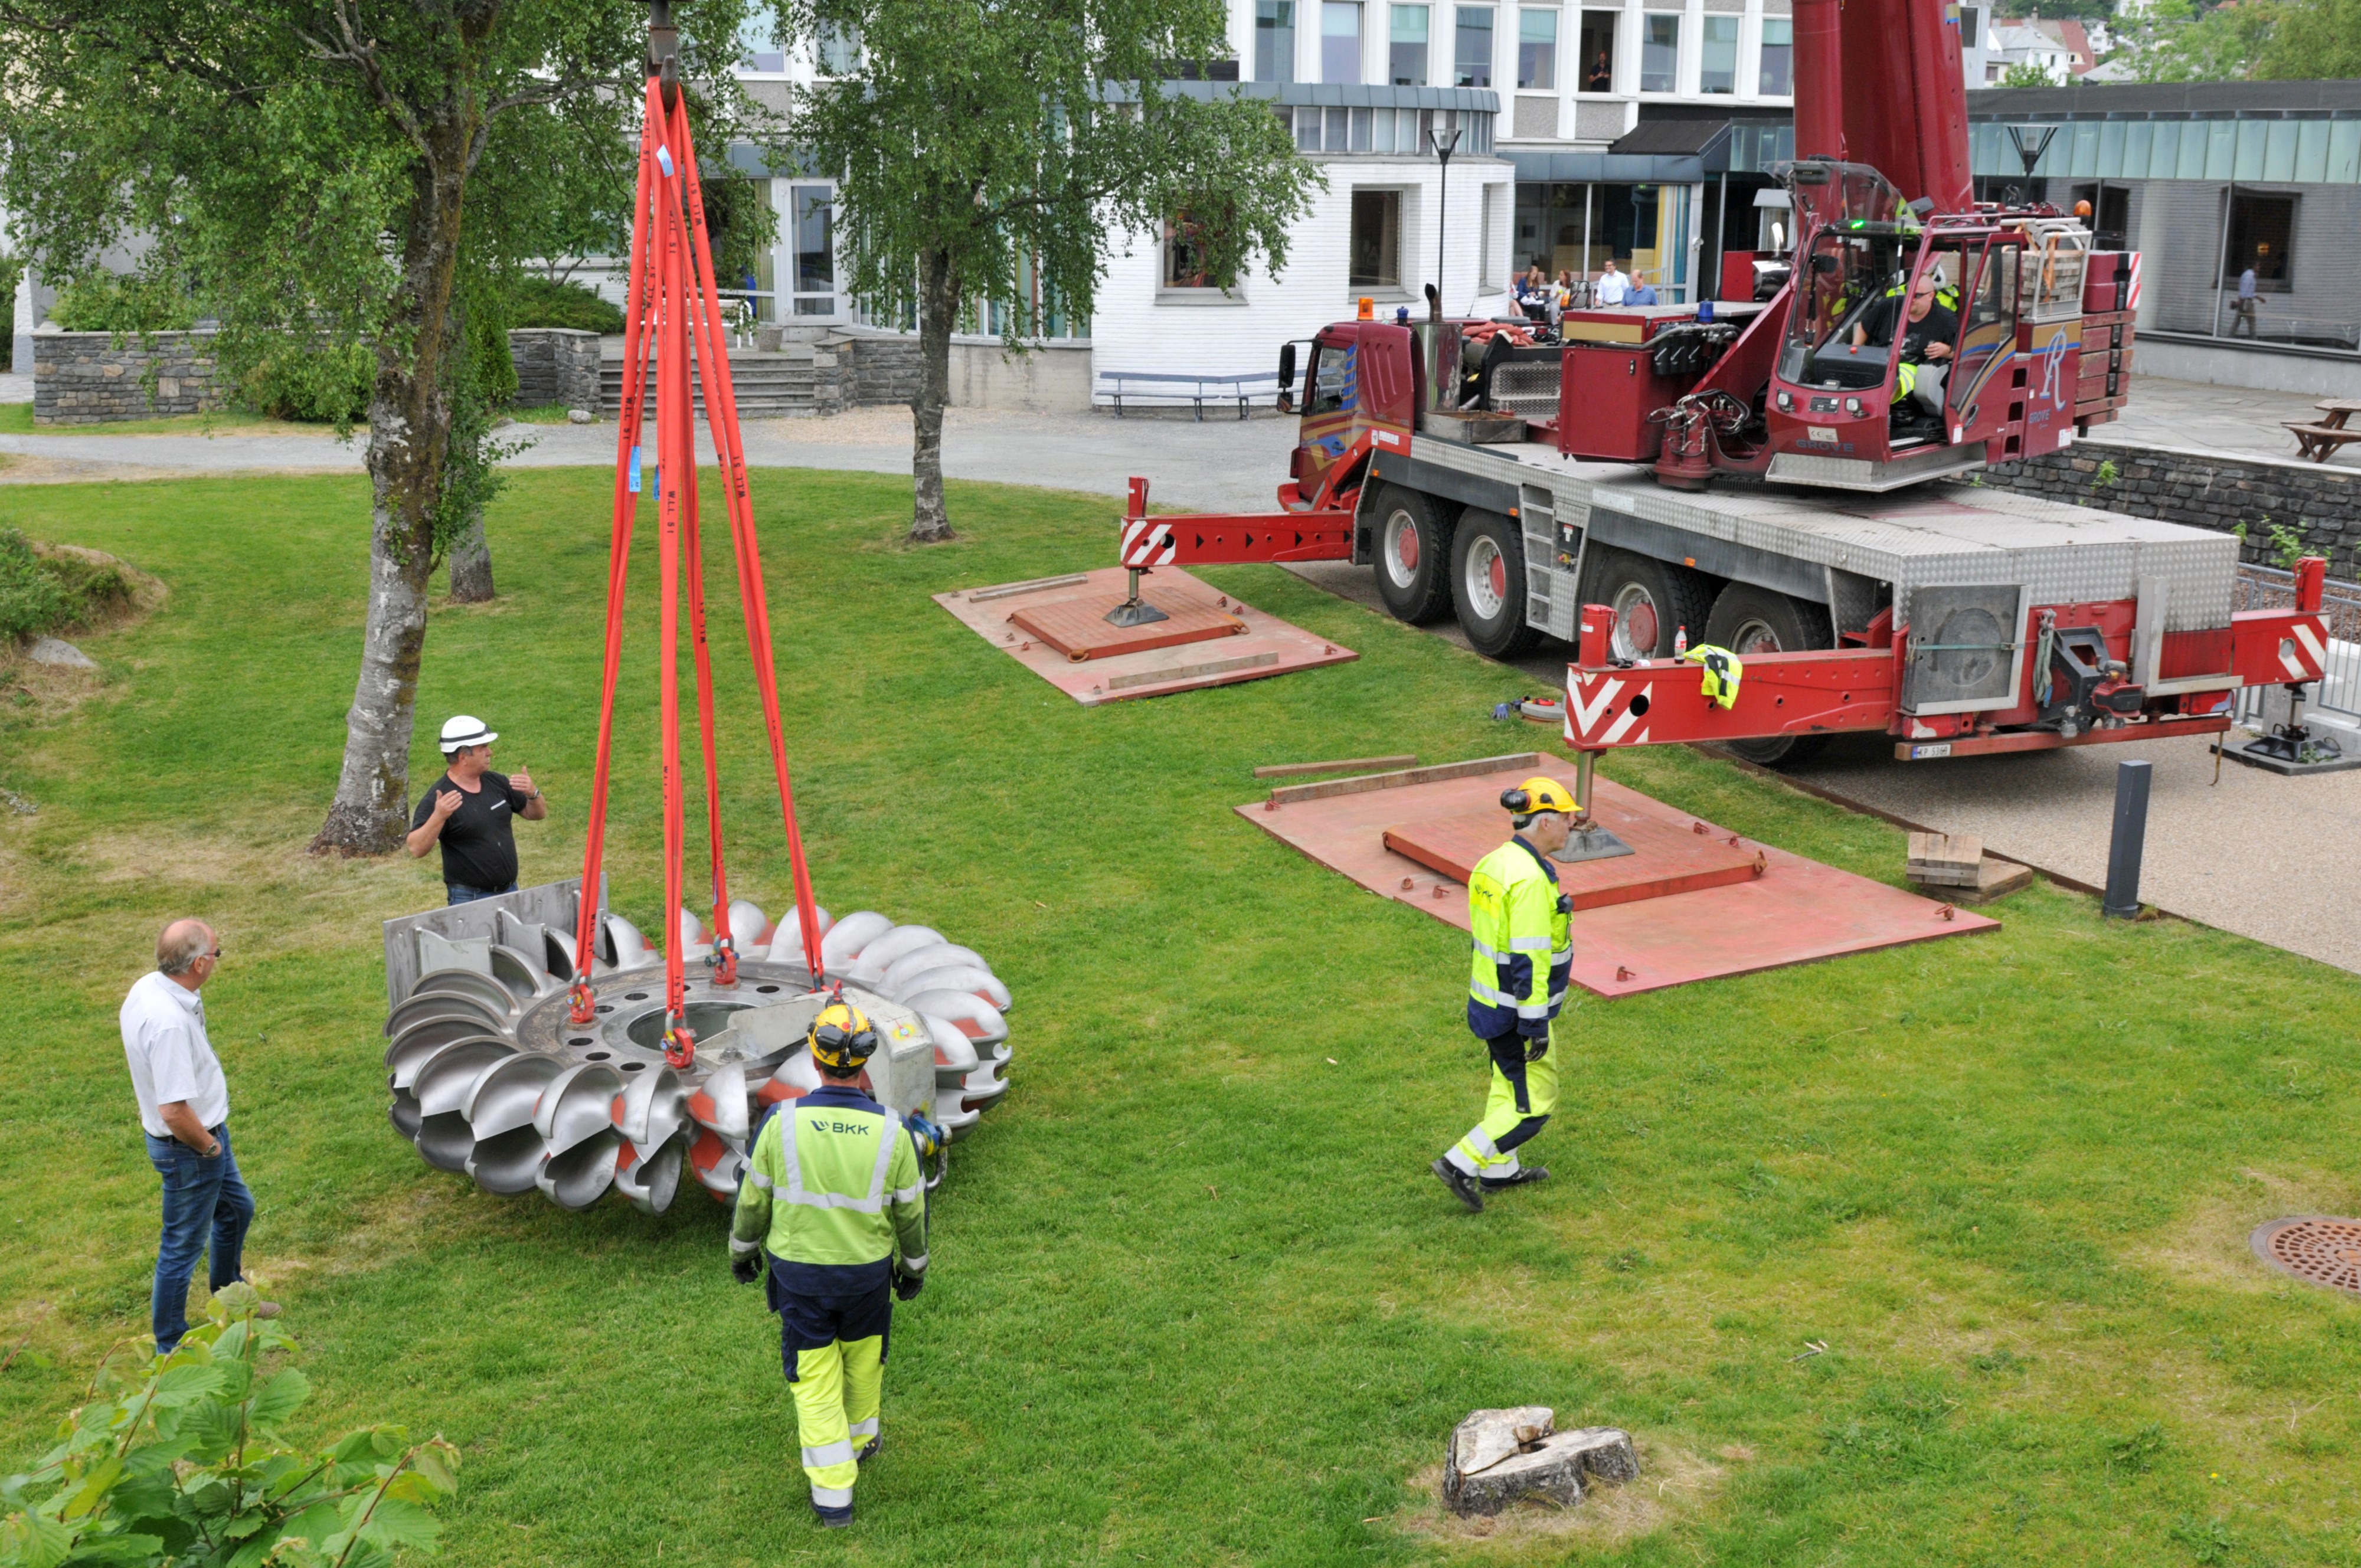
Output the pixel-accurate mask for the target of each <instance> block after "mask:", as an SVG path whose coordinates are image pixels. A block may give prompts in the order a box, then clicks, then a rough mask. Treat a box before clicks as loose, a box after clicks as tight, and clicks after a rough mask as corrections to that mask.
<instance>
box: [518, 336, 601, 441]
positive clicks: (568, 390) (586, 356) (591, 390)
mask: <svg viewBox="0 0 2361 1568" xmlns="http://www.w3.org/2000/svg"><path fill="white" fill-rule="evenodd" d="M509 356H510V357H511V358H512V359H514V360H515V361H516V373H517V393H516V406H517V407H519V408H521V409H537V408H545V407H547V406H549V405H550V404H552V403H555V404H559V405H561V406H563V407H566V408H568V409H587V410H588V411H589V412H590V417H591V418H593V419H597V418H598V417H599V416H600V415H601V414H602V413H603V412H604V410H603V409H602V408H601V407H600V406H599V404H600V396H599V389H598V334H597V333H595V332H578V331H576V330H575V329H573V328H571V327H562V326H530V327H518V328H516V329H514V330H513V331H511V333H510V334H509Z"/></svg>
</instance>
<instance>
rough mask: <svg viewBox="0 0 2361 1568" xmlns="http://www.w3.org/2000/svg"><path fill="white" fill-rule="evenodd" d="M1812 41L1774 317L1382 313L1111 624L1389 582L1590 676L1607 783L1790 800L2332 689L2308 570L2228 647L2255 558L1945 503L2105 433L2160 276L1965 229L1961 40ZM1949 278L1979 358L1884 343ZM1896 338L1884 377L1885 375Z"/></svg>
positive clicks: (2157, 527) (1933, 30) (2021, 501)
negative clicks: (1340, 566) (1252, 501)
mask: <svg viewBox="0 0 2361 1568" xmlns="http://www.w3.org/2000/svg"><path fill="white" fill-rule="evenodd" d="M1795 52H1796V60H1795V143H1796V150H1797V153H1798V157H1797V158H1796V159H1795V162H1794V164H1793V165H1792V166H1790V168H1789V169H1788V170H1787V171H1786V175H1785V179H1786V182H1787V185H1788V189H1789V191H1790V192H1791V193H1792V198H1793V204H1794V211H1795V236H1794V243H1793V247H1792V262H1793V265H1792V267H1791V270H1790V276H1789V281H1788V282H1787V283H1786V284H1784V286H1783V287H1782V288H1781V289H1780V291H1778V293H1777V294H1776V295H1775V296H1774V297H1773V299H1771V300H1770V301H1769V302H1765V303H1761V304H1757V303H1754V302H1708V303H1707V304H1703V305H1672V306H1647V307H1638V308H1629V309H1597V310H1570V311H1568V312H1567V313H1565V320H1564V322H1563V323H1562V325H1561V336H1562V338H1563V341H1562V342H1560V343H1558V344H1554V345H1553V344H1547V343H1540V342H1534V341H1532V334H1529V333H1527V332H1525V331H1523V330H1522V329H1521V326H1520V325H1518V324H1516V323H1491V322H1479V321H1473V320H1455V319H1446V318H1444V316H1443V314H1442V313H1441V310H1440V303H1439V301H1438V299H1437V297H1436V295H1435V293H1434V291H1433V290H1432V289H1430V290H1429V291H1428V302H1429V305H1430V312H1429V319H1428V320H1426V321H1423V322H1417V323H1412V322H1409V321H1407V320H1400V319H1397V320H1396V321H1392V322H1387V321H1382V320H1378V319H1374V318H1373V315H1372V313H1371V312H1370V310H1369V308H1368V304H1367V302H1363V305H1362V309H1361V313H1360V316H1359V319H1357V320H1354V321H1348V322H1339V323H1334V324H1332V325H1330V326H1327V327H1325V328H1323V329H1322V330H1321V331H1320V332H1319V333H1318V334H1316V335H1315V336H1314V337H1313V338H1312V339H1311V341H1310V354H1309V357H1308V363H1307V364H1306V365H1304V366H1303V367H1302V369H1303V376H1302V382H1301V425H1300V429H1299V435H1298V441H1297V444H1296V446H1295V449H1294V453H1293V455H1292V458H1291V460H1290V476H1289V478H1288V479H1287V480H1286V482H1284V483H1282V484H1281V485H1280V486H1279V507H1280V510H1278V511H1276V512H1271V513H1264V514H1256V515H1199V516H1162V517H1156V516H1150V515H1149V514H1148V510H1147V485H1146V483H1145V481H1142V480H1135V481H1134V482H1133V486H1132V502H1131V507H1130V512H1129V515H1127V516H1126V518H1125V519H1124V520H1123V521H1122V523H1121V557H1120V559H1121V563H1122V565H1126V566H1127V567H1130V568H1132V569H1133V571H1134V573H1135V576H1134V592H1133V596H1132V600H1131V601H1130V602H1129V603H1127V604H1126V605H1125V606H1123V607H1120V608H1118V609H1116V610H1115V612H1113V613H1112V614H1111V615H1110V616H1109V618H1108V619H1109V620H1115V621H1116V622H1117V623H1118V624H1136V623H1137V621H1138V620H1144V619H1153V618H1154V617H1155V615H1156V612H1155V610H1154V609H1153V608H1152V607H1150V606H1147V605H1145V604H1144V603H1143V602H1142V601H1141V600H1140V598H1139V594H1138V591H1137V574H1138V573H1139V572H1141V571H1145V570H1149V569H1152V568H1154V567H1157V566H1160V565H1183V566H1185V565H1199V564H1206V565H1211V564H1219V563H1229V562H1247V561H1266V562H1279V563H1285V562H1295V561H1314V560H1340V561H1341V560H1349V561H1351V562H1354V563H1355V564H1357V565H1372V566H1374V567H1375V568H1376V571H1377V587H1378V596H1379V598H1381V599H1382V601H1383V602H1384V604H1385V606H1386V608H1387V609H1389V611H1390V612H1391V613H1392V614H1393V615H1395V616H1396V617H1398V618H1399V619H1400V620H1405V621H1410V622H1412V623H1420V622H1426V621H1431V620H1438V619H1440V618H1441V617H1442V616H1443V615H1444V613H1445V612H1446V611H1449V612H1454V613H1455V614H1456V617H1457V619H1458V621H1459V624H1460V626H1461V627H1462V628H1463V629H1464V630H1465V631H1466V635H1467V639H1468V641H1469V642H1470V644H1471V645H1472V646H1474V647H1475V648H1476V649H1477V651H1478V652H1483V653H1485V654H1487V655H1489V656H1490V657H1493V658H1496V659H1510V658H1513V657H1516V656H1518V655H1520V654H1522V653H1524V652H1528V651H1529V650H1531V649H1532V647H1533V646H1534V645H1535V643H1536V642H1537V641H1539V640H1540V639H1542V638H1543V637H1550V638H1555V639H1558V640H1560V641H1566V642H1572V643H1575V644H1576V647H1577V652H1576V663H1573V664H1571V665H1569V666H1568V668H1567V672H1566V719H1565V740H1566V742H1567V744H1568V745H1569V746H1571V747H1573V748H1575V749H1576V751H1578V752H1580V753H1583V754H1584V760H1585V762H1587V758H1588V755H1589V754H1592V753H1595V752H1597V751H1601V750H1605V749H1607V748H1609V747H1615V746H1630V745H1645V744H1651V743H1657V744H1661V743H1664V742H1670V741H1679V740H1719V741H1724V742H1727V743H1728V744H1729V745H1730V748H1731V750H1733V751H1736V752H1737V753H1738V754H1740V755H1741V756H1743V757H1746V758H1748V759H1749V760H1751V761H1754V762H1763V763H1767V764H1772V765H1778V764H1781V763H1786V762H1796V761H1800V760H1802V759H1803V758H1804V757H1805V756H1806V755H1808V754H1809V753H1810V752H1812V751H1816V750H1817V749H1818V748H1819V747H1820V746H1821V745H1823V744H1824V743H1825V740H1826V738H1827V737H1828V736H1830V735H1833V734H1837V733H1840V732H1844V731H1855V730H1872V731H1883V732H1884V733H1887V734H1890V735H1892V736H1893V737H1894V741H1895V754H1896V755H1897V756H1898V757H1900V758H1902V759H1903V760H1905V761H1924V760H1928V759H1933V758H1939V757H1954V756H1965V755H1970V754H1972V753H1977V752H1986V751H2034V750H2043V749H2048V748H2051V747H2058V746H2070V745H2083V744H2089V743H2092V742H2103V741H2114V740H2135V739H2141V738H2150V737H2160V736H2164V735H2172V734H2187V733H2211V732H2218V731H2221V730H2224V729H2227V728H2228V727H2229V724H2230V713H2231V708H2232V706H2233V703H2234V700H2235V691H2236V689H2237V688H2239V687H2241V686H2246V685H2301V683H2305V682H2310V681H2314V680H2318V679H2319V678H2320V676H2321V673H2322V666H2323V663H2324V661H2325V657H2326V652H2327V631H2326V624H2325V621H2324V620H2323V617H2322V615H2321V613H2320V610H2321V600H2322V594H2323V576H2324V570H2325V564H2324V563H2323V562H2322V561H2320V560H2318V559H2316V558H2308V559H2306V560H2305V561H2304V562H2303V563H2302V564H2301V565H2300V567H2299V569H2298V571H2297V574H2296V582H2297V592H2296V605H2295V608H2293V609H2269V610H2256V611H2249V612H2244V613H2234V612H2233V607H2232V600H2233V592H2234V588H2235V581H2236V575H2237V545H2236V542H2235V540H2233V539H2232V538H2231V537H2230V536H2229V535H2227V534H2222V533H2213V532H2206V531H2203V530H2200V529H2193V528H2186V527H2181V526H2179V525H2176V524H2171V523H2165V522H2157V521H2145V520H2141V519H2135V518H2128V517H2123V516H2120V515H2117V514H2114V513H2110V512H2104V511H2099V510H2092V509H2090V508H2085V507H2078V506H2071V505H2068V504H2064V503H2060V502H2057V501H2051V500H2047V499H2039V498H2037V497H2032V496H2027V495H2021V494H2016V493H2013V492H2008V491H2003V490H1999V489H1996V488H1982V487H1965V486H1959V485H1942V486H1938V485H1931V484H1928V483H1927V481H1929V480H1933V479H1938V478H1942V477H1958V476H1961V475H1967V474H1972V473H1974V472H1976V471H1977V470H1979V469H1981V468H1982V467H1984V466H1987V465H1989V464H1993V463H2005V462H2014V461H2016V460H2019V459H2021V458H2025V457H2030V456H2035V455H2041V454H2044V453H2049V452H2054V451H2057V450H2059V449H2060V448H2061V447H2063V446H2065V445H2067V444H2069V443H2070V442H2071V441H2072V440H2073V439H2074V437H2075V436H2076V434H2078V433H2082V432H2086V431H2087V430H2088V429H2089V427H2090V426H2091V425H2092V424H2093V423H2097V422H2103V421H2106V420H2112V419H2114V417H2115V412H2116V411H2117V410H2118V409H2119V408H2121V407H2122V406H2123V403H2124V400H2125V389H2124V384H2123V378H2124V374H2125V366H2126V364H2127V361H2128V359H2129V356H2130V352H2131V346H2130V345H2131V340H2132V335H2133V334H2132V322H2131V312H2132V308H2133V307H2134V305H2136V302H2137V291H2138V282H2139V269H2138V257H2137V256H2136V254H2134V253H2129V252H2110V251H2096V250H2093V249H2092V248H2091V236H2090V234H2089V231H2088V230H2087V229H2086V228H2085V227H2084V226H2083V225H2081V223H2079V222H2078V221H2076V220H2075V219H2073V218H2071V217H2070V216H2067V215H2064V214H2059V212H2058V211H2057V210H2056V209H2054V208H2051V207H2048V206H2042V205H2002V204H1997V203H1979V202H1977V201H1976V200H1975V199H1974V194H1973V185H1972V181H1971V174H1970V166H1969V157H1968V137H1967V106H1966V93H1965V87H1964V84H1963V82H1962V78H1961V73H1960V34H1959V8H1958V6H1957V5H1950V4H1947V3H1946V0H1847V3H1843V4H1840V3H1839V0H1795ZM1929 274H1931V275H1932V277H1933V282H1934V284H1935V287H1936V290H1937V292H1938V296H1939V297H1940V298H1941V299H1942V300H1943V301H1944V302H1946V306H1947V309H1948V310H1949V312H1950V313H1952V314H1954V315H1955V316H1956V320H1957V331H1956V334H1955V335H1954V336H1953V338H1952V339H1951V340H1950V341H1949V344H1948V345H1946V346H1947V347H1948V348H1949V353H1948V354H1947V355H1937V356H1931V357H1930V356H1924V351H1923V350H1922V351H1921V358H1922V362H1921V363H1919V364H1917V365H1912V364H1910V362H1909V361H1908V360H1907V359H1905V350H1904V339H1905V332H1904V331H1901V330H1894V328H1897V327H1899V325H1900V321H1899V317H1900V314H1901V312H1902V310H1903V309H1904V307H1905V304H1906V302H1907V301H1908V299H1909V297H1910V294H1911V291H1913V290H1914V289H1915V288H1916V287H1917V286H1918V284H1919V282H1920V280H1922V279H1924V278H1926V277H1927V275H1929ZM1881 310H1882V311H1883V312H1884V313H1885V314H1884V317H1883V321H1884V323H1886V327H1885V329H1884V332H1883V334H1884V335H1886V336H1889V337H1890V338H1891V339H1892V340H1893V341H1892V343H1891V344H1890V345H1881V344H1877V343H1875V342H1872V341H1866V340H1867V339H1869V338H1872V337H1874V336H1875V335H1878V332H1877V330H1875V328H1874V324H1873V323H1877V322H1878V320H1879V318H1878V316H1877V315H1876V313H1878V312H1880V311H1881ZM1863 329H1866V330H1863ZM1856 338H1861V339H1864V340H1865V341H1862V342H1861V343H1858V344H1857V343H1856V342H1855V339H1856ZM1296 349H1297V345H1295V344H1293V343H1290V344H1288V345H1284V346H1283V347H1282V348H1281V350H1280V354H1279V383H1280V387H1279V409H1280V411H1282V412H1294V411H1297V398H1298V393H1297V370H1298V368H1299V366H1298V356H1297V352H1296ZM1930 365H1937V366H1938V367H1939V369H1940V371H1941V375H1940V378H1939V389H1938V391H1937V392H1936V394H1935V395H1933V396H1929V395H1928V394H1927V390H1926V389H1925V385H1924V382H1923V381H1922V380H1921V379H1920V378H1925V376H1926V371H1927V368H1928V367H1929V366H1930ZM1914 381H1919V382H1920V385H1919V387H1918V388H1917V389H1916V395H1912V394H1913V386H1912V382H1914ZM1126 618H1128V619H1126ZM1684 635H1686V640H1687V641H1690V642H1695V643H1698V644H1701V645H1711V646H1714V647H1717V648H1719V649H1722V650H1727V651H1729V652H1732V653H1734V654H1736V655H1737V658H1738V665H1739V667H1738V670H1737V671H1736V674H1737V675H1738V677H1739V678H1738V679H1737V681H1736V682H1735V683H1731V685H1734V693H1733V692H1732V691H1731V690H1730V689H1729V686H1728V685H1719V684H1717V683H1716V682H1714V681H1712V680H1710V679H1706V678H1702V677H1701V673H1700V670H1699V668H1698V666H1697V664H1696V663H1690V662H1686V661H1684V660H1682V659H1679V658H1676V657H1675V656H1674V655H1675V648H1676V644H1677V643H1678V642H1679V641H1680V640H1681V639H1682V638H1683V636H1684ZM1716 690H1718V691H1719V692H1720V693H1721V697H1727V698H1729V699H1730V700H1727V701H1725V700H1721V698H1720V697H1717V696H1714V695H1709V693H1710V692H1711V691H1716ZM1588 772H1589V769H1588V767H1587V765H1586V766H1584V767H1583V769H1582V775H1583V777H1584V779H1585V781H1586V783H1587V774H1588ZM1583 793H1585V794H1586V795H1587V790H1586V791H1584V792H1583Z"/></svg>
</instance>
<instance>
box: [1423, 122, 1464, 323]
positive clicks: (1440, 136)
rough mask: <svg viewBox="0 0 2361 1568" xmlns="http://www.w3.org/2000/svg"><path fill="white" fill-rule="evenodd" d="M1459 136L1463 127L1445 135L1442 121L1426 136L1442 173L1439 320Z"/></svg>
mask: <svg viewBox="0 0 2361 1568" xmlns="http://www.w3.org/2000/svg"><path fill="white" fill-rule="evenodd" d="M1459 133H1460V127H1458V126H1452V127H1451V132H1450V134H1449V135H1448V136H1446V135H1444V130H1443V126H1442V124H1441V122H1440V121H1438V122H1437V123H1436V124H1435V125H1434V126H1432V127H1430V128H1429V129H1428V131H1427V133H1426V139H1427V140H1428V141H1429V142H1431V143H1433V147H1434V158H1435V161H1436V163H1438V164H1439V165H1441V170H1442V171H1441V174H1440V176H1439V177H1438V178H1437V180H1436V181H1435V186H1434V314H1435V318H1436V319H1437V320H1438V321H1439V320H1441V319H1442V316H1443V246H1444V236H1445V235H1446V234H1447V233H1448V232H1449V228H1448V223H1449V220H1448V217H1447V215H1446V214H1448V212H1449V210H1450V203H1451V155H1452V154H1453V153H1455V152H1456V151H1457V150H1459Z"/></svg>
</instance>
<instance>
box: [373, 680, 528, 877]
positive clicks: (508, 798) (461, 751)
mask: <svg viewBox="0 0 2361 1568" xmlns="http://www.w3.org/2000/svg"><path fill="white" fill-rule="evenodd" d="M499 739H500V736H499V735H497V734H495V733H494V732H493V731H491V730H489V729H486V728H484V721H483V720H482V719H480V718H476V717H474V716H473V715H472V714H465V713H463V714H461V715H459V716H458V717H457V718H454V719H452V720H451V721H450V722H448V723H446V724H445V725H444V726H443V754H444V755H445V757H448V758H449V759H450V760H451V761H450V763H449V765H448V766H447V767H446V768H445V771H444V773H443V776H442V777H441V778H439V779H437V780H435V781H434V783H433V784H429V785H428V786H427V788H426V793H425V794H423V795H420V796H419V797H418V809H417V810H416V811H415V812H413V813H412V815H411V818H410V837H409V839H407V840H405V842H406V844H407V846H408V848H409V850H410V852H411V853H412V855H416V856H420V857H422V858H423V856H424V855H425V853H426V851H427V850H431V849H433V848H434V846H435V845H436V844H438V843H439V844H441V845H442V846H443V883H444V886H445V890H446V892H447V894H448V896H449V902H451V903H453V904H469V903H473V902H474V901H475V900H477V899H478V898H489V897H491V896H492V895H493V894H501V893H514V892H515V891H516V885H517V852H516V834H515V833H514V831H513V830H512V829H511V827H510V824H511V822H513V821H514V820H515V819H516V818H517V817H523V818H524V819H525V820H526V821H528V822H538V821H540V820H541V819H542V818H543V817H546V816H548V815H549V803H548V802H546V801H544V799H542V797H541V791H540V790H538V789H536V788H535V787H534V786H533V775H532V774H531V773H527V772H526V771H525V770H524V769H522V768H519V769H518V770H517V771H516V772H515V773H512V774H507V775H503V774H500V773H493V772H491V771H490V763H491V760H492V742H493V741H495V740H499Z"/></svg>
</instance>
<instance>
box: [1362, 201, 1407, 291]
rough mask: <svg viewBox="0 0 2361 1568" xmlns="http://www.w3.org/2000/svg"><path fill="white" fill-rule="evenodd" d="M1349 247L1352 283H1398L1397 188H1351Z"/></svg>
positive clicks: (1396, 285)
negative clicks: (1351, 219) (1351, 231)
mask: <svg viewBox="0 0 2361 1568" xmlns="http://www.w3.org/2000/svg"><path fill="white" fill-rule="evenodd" d="M1352 247H1353V248H1352V258H1351V271H1350V278H1351V282H1352V287H1354V288H1356V289H1399V288H1400V287H1401V192H1399V191H1356V192H1353V236H1352Z"/></svg>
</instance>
